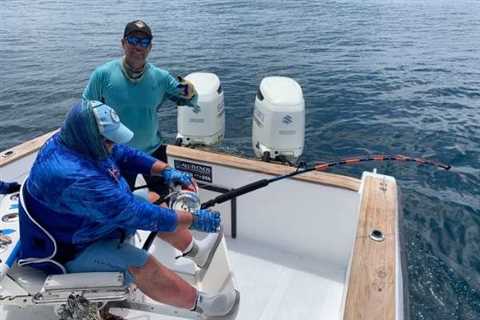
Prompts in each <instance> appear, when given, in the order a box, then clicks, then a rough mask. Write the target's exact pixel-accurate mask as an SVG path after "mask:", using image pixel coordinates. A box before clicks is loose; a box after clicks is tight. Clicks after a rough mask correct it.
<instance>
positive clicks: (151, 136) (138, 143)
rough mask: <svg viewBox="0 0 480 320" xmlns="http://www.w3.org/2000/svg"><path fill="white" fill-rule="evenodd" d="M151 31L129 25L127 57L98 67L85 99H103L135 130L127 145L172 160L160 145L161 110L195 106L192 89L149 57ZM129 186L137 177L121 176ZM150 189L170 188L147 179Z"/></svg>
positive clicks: (162, 192) (125, 40) (125, 41)
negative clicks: (175, 104) (167, 105)
mask: <svg viewBox="0 0 480 320" xmlns="http://www.w3.org/2000/svg"><path fill="white" fill-rule="evenodd" d="M152 38H153V36H152V31H151V29H150V27H149V26H148V25H147V24H146V23H145V22H143V21H141V20H135V21H132V22H129V23H128V24H127V25H126V27H125V30H124V34H123V38H122V40H121V43H122V48H123V51H124V54H125V55H124V56H123V57H122V58H120V59H116V60H113V61H110V62H107V63H106V64H104V65H102V66H100V67H98V68H97V69H96V70H95V71H94V72H93V73H92V75H91V76H90V80H89V82H88V84H87V87H86V88H85V90H84V92H83V98H84V99H86V100H98V101H102V102H103V103H105V104H107V105H109V106H111V107H112V108H113V109H115V111H116V112H117V113H118V115H119V116H120V119H121V121H122V122H123V123H124V124H125V125H126V126H127V127H128V128H130V129H131V130H132V131H133V132H134V137H133V139H132V140H131V141H130V143H129V144H128V145H129V146H131V147H134V148H137V149H140V150H142V151H144V152H147V153H149V154H151V155H152V156H154V157H155V158H157V159H159V160H161V161H163V162H167V156H166V146H165V145H162V144H161V137H160V132H159V127H158V118H157V109H158V108H159V107H160V106H161V104H162V103H163V101H164V100H165V98H170V99H171V100H174V101H179V102H180V103H182V104H190V105H194V106H195V107H197V106H196V104H195V103H194V102H192V101H195V99H196V91H195V88H194V87H193V85H192V84H191V83H189V82H186V81H184V80H181V81H178V80H177V79H175V78H174V77H173V76H172V75H171V74H170V73H169V72H168V71H165V70H162V69H160V68H158V67H156V66H154V65H153V64H151V63H147V57H148V54H149V53H150V50H151V49H152ZM122 175H123V176H124V178H125V179H126V180H127V182H128V184H129V185H130V188H132V189H133V187H134V185H135V179H136V176H134V175H131V174H128V173H125V172H122ZM145 178H146V179H145V180H146V181H147V184H148V185H149V187H150V190H151V191H154V192H156V193H157V194H159V195H160V196H163V195H165V194H166V193H168V187H167V186H165V184H164V183H163V180H162V179H161V178H159V177H152V178H150V177H145Z"/></svg>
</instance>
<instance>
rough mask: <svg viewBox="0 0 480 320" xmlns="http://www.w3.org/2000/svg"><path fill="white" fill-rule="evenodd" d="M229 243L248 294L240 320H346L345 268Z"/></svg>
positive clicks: (243, 242) (235, 268)
mask: <svg viewBox="0 0 480 320" xmlns="http://www.w3.org/2000/svg"><path fill="white" fill-rule="evenodd" d="M227 245H228V249H229V256H230V260H231V263H232V266H233V271H234V273H235V278H236V282H237V284H238V287H239V289H240V292H241V295H242V296H241V302H240V312H239V313H238V317H237V319H242V320H247V319H262V320H267V319H272V320H273V319H275V320H282V319H285V320H287V319H289V320H291V319H328V320H336V319H340V308H341V304H342V295H343V289H344V278H345V270H340V269H339V268H336V267H331V266H327V265H325V264H323V263H321V262H320V261H315V260H313V259H310V258H306V257H300V256H298V255H294V254H290V253H285V252H282V251H280V250H278V248H269V247H264V246H260V245H258V244H257V243H255V242H253V241H248V240H236V239H228V240H227Z"/></svg>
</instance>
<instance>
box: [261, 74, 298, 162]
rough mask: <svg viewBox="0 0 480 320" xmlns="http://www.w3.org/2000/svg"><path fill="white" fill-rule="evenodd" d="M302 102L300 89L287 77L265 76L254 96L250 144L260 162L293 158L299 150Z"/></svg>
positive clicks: (296, 156) (291, 159)
mask: <svg viewBox="0 0 480 320" xmlns="http://www.w3.org/2000/svg"><path fill="white" fill-rule="evenodd" d="M304 137H305V101H304V99H303V93H302V88H301V87H300V85H299V84H298V83H297V82H296V81H295V80H293V79H291V78H287V77H267V78H264V79H263V80H262V81H261V82H260V86H259V88H258V91H257V96H256V99H255V108H254V111H253V125H252V144H253V150H254V151H255V155H256V156H257V157H259V158H262V160H264V161H270V160H271V159H273V160H280V161H291V162H293V161H295V160H296V159H297V158H298V157H300V155H301V154H302V152H303V145H304Z"/></svg>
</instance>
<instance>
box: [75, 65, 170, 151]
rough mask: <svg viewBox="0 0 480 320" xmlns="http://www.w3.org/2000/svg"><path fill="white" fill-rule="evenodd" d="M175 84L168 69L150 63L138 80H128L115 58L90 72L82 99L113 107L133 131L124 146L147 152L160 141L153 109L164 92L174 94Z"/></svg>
mask: <svg viewBox="0 0 480 320" xmlns="http://www.w3.org/2000/svg"><path fill="white" fill-rule="evenodd" d="M178 85H179V83H178V81H177V80H176V79H175V78H174V77H173V76H172V75H171V74H170V73H169V72H168V71H166V70H163V69H160V68H157V67H155V66H154V65H153V64H150V63H147V64H146V66H145V72H144V74H143V76H142V78H141V79H140V80H137V81H136V82H133V81H130V80H129V79H127V78H126V77H125V75H124V74H123V70H122V59H117V60H113V61H110V62H107V63H106V64H104V65H102V66H100V67H98V68H97V69H96V70H95V71H94V72H93V73H92V75H91V76H90V80H89V82H88V84H87V87H86V88H85V90H84V92H83V98H84V99H87V100H99V101H102V102H103V103H105V104H107V105H108V106H110V107H112V108H113V109H115V111H116V112H117V113H118V115H119V117H120V120H121V121H122V123H124V124H125V125H126V126H127V127H128V128H129V129H130V130H132V131H133V133H134V136H133V139H132V140H131V141H130V142H129V143H128V145H129V146H131V147H134V148H137V149H140V150H142V151H144V152H147V153H150V154H151V153H152V152H154V151H155V150H156V149H157V148H158V147H159V145H160V144H161V142H162V141H161V136H160V131H159V120H158V117H157V110H158V108H159V107H160V106H161V104H162V102H163V101H164V100H165V98H166V96H167V95H172V96H175V95H178Z"/></svg>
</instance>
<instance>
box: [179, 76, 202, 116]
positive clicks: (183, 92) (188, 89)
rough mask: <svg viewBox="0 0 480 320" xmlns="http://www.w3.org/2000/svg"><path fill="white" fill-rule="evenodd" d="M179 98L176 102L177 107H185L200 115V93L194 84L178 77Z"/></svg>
mask: <svg viewBox="0 0 480 320" xmlns="http://www.w3.org/2000/svg"><path fill="white" fill-rule="evenodd" d="M177 79H178V82H179V84H178V89H179V91H180V92H179V98H178V99H177V100H176V102H177V105H184V106H189V107H192V108H193V112H195V113H199V112H200V106H199V105H198V93H197V90H195V87H194V85H193V83H191V82H190V81H188V80H185V79H184V78H182V77H180V76H178V77H177Z"/></svg>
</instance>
